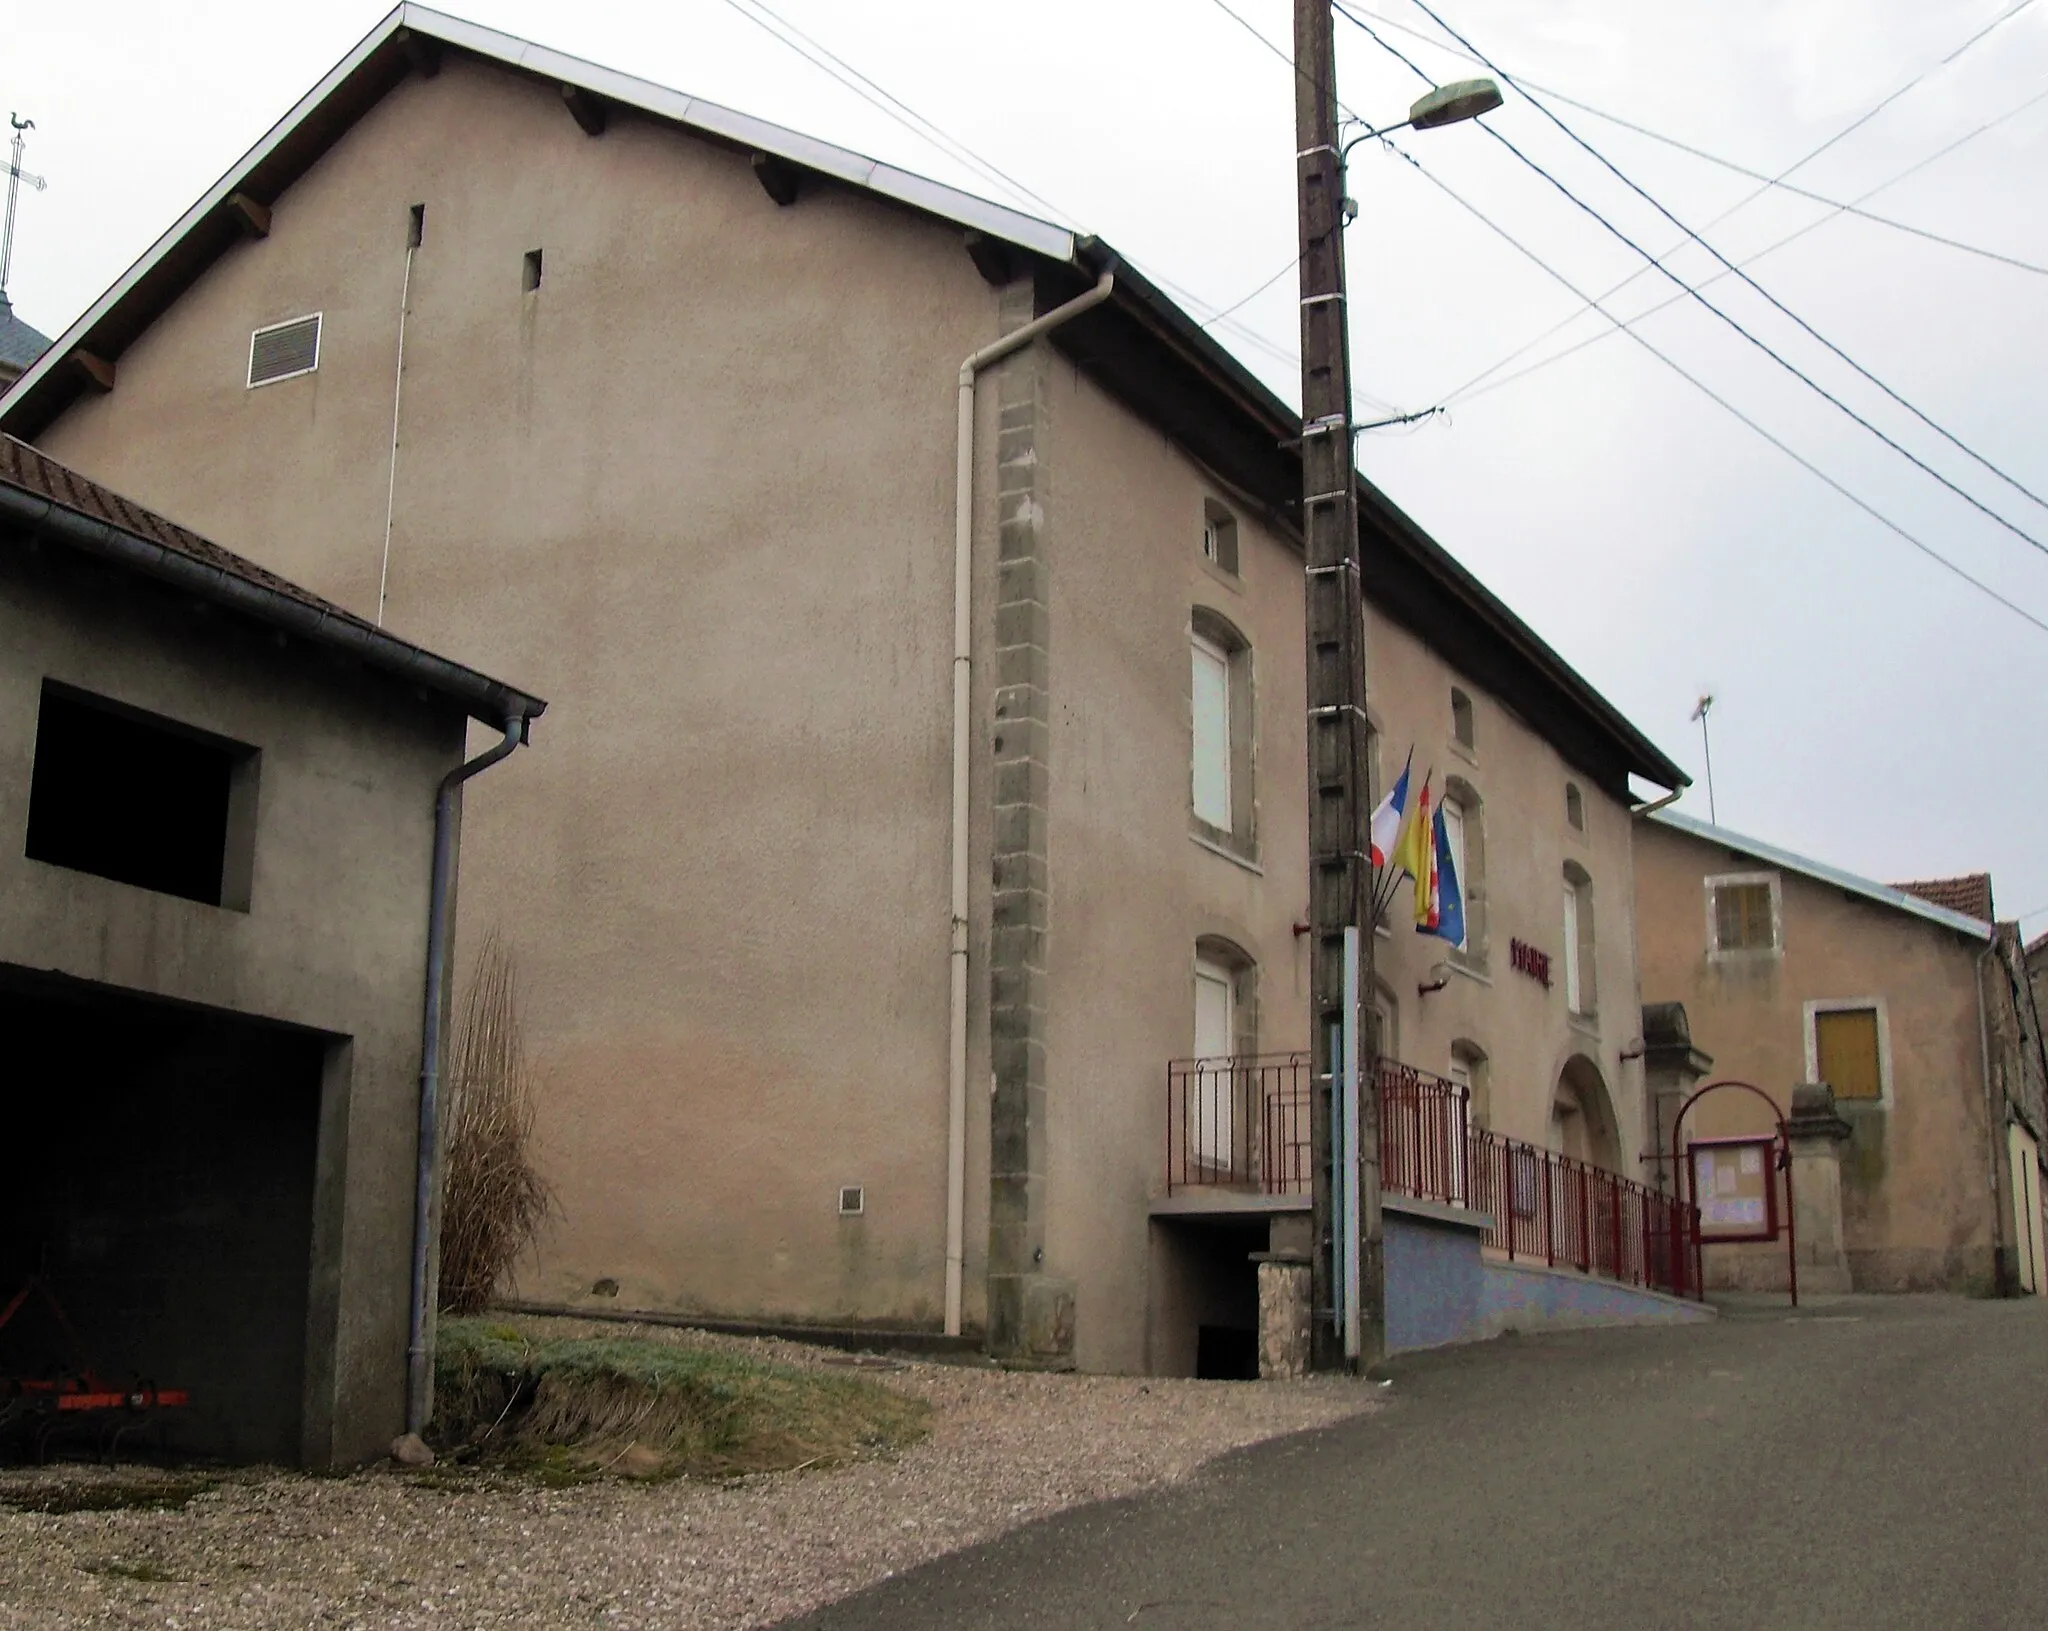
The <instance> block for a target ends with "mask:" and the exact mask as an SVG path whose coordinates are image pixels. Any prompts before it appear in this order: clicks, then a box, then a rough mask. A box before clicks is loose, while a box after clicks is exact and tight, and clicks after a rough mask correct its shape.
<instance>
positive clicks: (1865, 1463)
mask: <svg viewBox="0 0 2048 1631" xmlns="http://www.w3.org/2000/svg"><path fill="white" fill-rule="evenodd" d="M1392 1370H1393V1376H1394V1381H1393V1385H1392V1386H1391V1387H1390V1388H1388V1389H1387V1392H1386V1405H1385V1408H1384V1409H1382V1410H1381V1411H1379V1412H1377V1413H1376V1414H1374V1415H1372V1416H1369V1417H1365V1418H1361V1419H1359V1420H1357V1421H1354V1422H1350V1423H1347V1424H1345V1425H1343V1426H1339V1427H1336V1428H1332V1429H1329V1430H1326V1431H1321V1432H1315V1433H1307V1434H1302V1435H1300V1436H1297V1437H1294V1438H1289V1439H1282V1440H1278V1441H1275V1442H1273V1443H1270V1444H1266V1445H1261V1446H1259V1447H1257V1448H1255V1449H1251V1450H1247V1451H1244V1452H1241V1453H1239V1454H1236V1455H1232V1456H1229V1457H1226V1458H1224V1459H1222V1460H1219V1461H1217V1462H1214V1463H1212V1464H1211V1465H1210V1466H1209V1467H1208V1468H1207V1469H1205V1470H1204V1471H1203V1473H1201V1474H1200V1475H1198V1476H1197V1477H1196V1478H1195V1479H1193V1480H1191V1481H1190V1482H1189V1483H1187V1484H1184V1485H1181V1486H1179V1487H1177V1488H1175V1489H1172V1490H1168V1491H1164V1492H1161V1493H1158V1494H1154V1495H1147V1496H1140V1497H1136V1498H1134V1499H1130V1500H1124V1501H1113V1502H1107V1503H1104V1504H1101V1505H1097V1506H1092V1507H1082V1508H1078V1509H1076V1510H1074V1511H1070V1512H1067V1513H1063V1514H1061V1515H1059V1516H1058V1517H1054V1518H1050V1519H1047V1520H1045V1521H1043V1522H1041V1523H1036V1524H1033V1525H1031V1526H1029V1527H1027V1528H1024V1529H1020V1530H1018V1531H1016V1532H1014V1533H1013V1534H1010V1535H1008V1536H1006V1537H1004V1538H1002V1539H1000V1540H997V1541H993V1542H990V1543H989V1544H987V1545H985V1546H979V1547H975V1548H973V1549H971V1550H968V1551H964V1552H958V1553H955V1554H953V1555H952V1556H950V1557H945V1558H941V1559H939V1560H938V1561H936V1562H934V1563H931V1564H928V1565H926V1566H924V1567H922V1568H919V1569H915V1570H912V1571H909V1572H906V1573H904V1574H902V1575H898V1576H896V1577H894V1578H893V1579H890V1580H887V1581H884V1582H883V1583H881V1584H880V1585H878V1586H875V1587H873V1588H871V1589H869V1590H867V1591H864V1592H862V1593H860V1594H858V1595H857V1596H854V1597H850V1598H847V1599H845V1600H844V1601H842V1602H839V1603H836V1604H833V1605H831V1606H830V1607H828V1608H826V1609H823V1610H821V1611H819V1612H818V1613H815V1614H813V1615H810V1616H808V1617H806V1618H804V1619H801V1620H797V1621H792V1622H790V1624H791V1625H792V1626H802V1627H806V1628H813V1631H926V1628H929V1631H940V1628H942V1627H943V1628H945V1631H968V1628H973V1627H991V1628H993V1627H1002V1628H1005V1631H1009V1628H1016V1631H1025V1628H1033V1631H1036V1628H1040V1627H1043V1628H1046V1631H1089V1628H1094V1627H1105V1628H1109V1627H1116V1628H1122V1627H1130V1626H1135V1627H1138V1628H1139V1631H1210V1628H1218V1631H1220V1628H1223V1627H1231V1628H1239V1627H1247V1626H1253V1627H1262V1628H1268V1627H1270V1628H1275V1631H1281V1628H1296V1627H1302V1628H1306V1627H1326V1626H1327V1627H1340V1626H1341V1627H1355V1626H1396V1627H1409V1626H1413V1627H1437V1626H1449V1627H1465V1626H1472V1627H1489V1628H1491V1627H1497V1626H1498V1627H1549V1626H1571V1627H1605V1626H1627V1627H1661V1626H1674V1627H1677V1626H1682V1627H1687V1628H1693V1627H1697V1628H1701V1631H1708V1628H1719V1627H1724V1626H1725V1627H1729V1628H1731V1631H1734V1628H1741V1631H1759V1628H1767V1627H1768V1628H1778V1627H1796V1628H1801V1631H1805V1628H1816V1631H1821V1628H1835V1627H1856V1628H1858V1631H1868V1628H1871V1627H1879V1626H1928V1627H1942V1628H1947V1627H1963V1626H1987V1627H1988V1626H1998V1627H2005V1626H2015V1627H2016V1626H2033V1625H2038V1624H2041V1623H2043V1622H2044V1620H2048V1299H2033V1300H2030V1301H2027V1302H2006V1303H1992V1302H1969V1301H1963V1300H1960V1299H1948V1298H1932V1297H1911V1298H1884V1299H1879V1298H1845V1299H1836V1300H1834V1301H1831V1302H1828V1303H1825V1304H1823V1305H1821V1306H1818V1307H1812V1308H1808V1309H1805V1310H1802V1311H1801V1312H1800V1313H1798V1314H1797V1315H1788V1314H1787V1313H1786V1312H1785V1311H1784V1310H1782V1309H1780V1308H1771V1309H1768V1310H1766V1309H1761V1308H1746V1309H1742V1310H1736V1311H1733V1312H1731V1313H1730V1314H1729V1315H1727V1317H1724V1318H1723V1319H1721V1320H1719V1321H1717V1322H1716V1323H1715V1324H1713V1325H1707V1326H1691V1327H1684V1328H1677V1329H1640V1330H1617V1331H1586V1332H1569V1333H1559V1334H1554V1335H1549V1336H1541V1337H1523V1338H1514V1337H1510V1338H1506V1339H1503V1340H1501V1341H1498V1342H1493V1343H1488V1344H1485V1345H1482V1346H1478V1347H1473V1348H1467V1349H1462V1350H1456V1351H1451V1352H1446V1353H1440V1354H1426V1355H1416V1356H1413V1357H1410V1358H1406V1359H1397V1360H1396V1361H1395V1362H1394V1364H1393V1367H1392ZM1246 1385H1248V1386H1249V1385H1255V1384H1246Z"/></svg>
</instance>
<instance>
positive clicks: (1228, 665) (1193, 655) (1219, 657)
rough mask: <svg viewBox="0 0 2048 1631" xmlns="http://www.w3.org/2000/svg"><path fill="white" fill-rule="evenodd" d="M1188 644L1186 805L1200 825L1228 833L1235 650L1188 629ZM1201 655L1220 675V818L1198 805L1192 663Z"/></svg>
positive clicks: (1198, 737) (1232, 806)
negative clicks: (1221, 679) (1221, 799)
mask: <svg viewBox="0 0 2048 1631" xmlns="http://www.w3.org/2000/svg"><path fill="white" fill-rule="evenodd" d="M1188 646H1189V684H1188V704H1189V736H1188V807H1189V809H1190V810H1192V811H1193V813H1194V817H1195V819H1196V820H1197V821H1199V822H1201V823H1202V825H1203V826H1205V827H1209V828H1212V829H1214V830H1215V831H1217V832H1221V833H1229V832H1231V831H1232V830H1233V828H1234V826H1235V822H1234V820H1233V817H1234V814H1235V812H1236V809H1237V788H1236V786H1235V785H1234V780H1235V778H1234V777H1233V775H1232V766H1231V760H1232V758H1233V757H1234V756H1235V755H1234V751H1233V750H1234V747H1235V730H1234V726H1235V721H1234V720H1233V719H1232V718H1231V711H1232V710H1231V706H1230V692H1231V682H1232V680H1233V679H1234V678H1235V675H1234V673H1233V672H1232V668H1233V663H1234V660H1235V653H1233V652H1231V651H1230V650H1229V649H1228V648H1226V647H1225V646H1223V645H1221V644H1219V643H1218V642H1217V641H1214V640H1211V639H1210V638H1209V637H1208V636H1207V635H1204V634H1201V633H1198V632H1195V631H1190V632H1189V635H1188ZM1204 658H1207V659H1208V660H1209V661H1211V662H1213V663H1215V664H1216V665H1217V667H1218V668H1219V669H1220V670H1221V671H1222V675H1223V719H1222V726H1223V732H1222V740H1221V742H1220V743H1219V744H1217V746H1218V748H1219V750H1220V751H1221V753H1222V757H1223V763H1222V772H1223V775H1222V787H1223V819H1222V820H1220V821H1218V820H1216V819H1214V818H1213V816H1212V815H1211V814H1209V813H1208V812H1207V811H1205V810H1204V808H1203V806H1202V794H1201V788H1202V733H1201V729H1200V727H1199V724H1198V721H1199V719H1200V714H1201V693H1200V691H1199V689H1198V688H1197V687H1196V685H1195V683H1194V677H1193V675H1194V667H1195V665H1196V664H1197V663H1199V662H1200V661H1201V660H1202V659H1204Z"/></svg>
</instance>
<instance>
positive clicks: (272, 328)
mask: <svg viewBox="0 0 2048 1631" xmlns="http://www.w3.org/2000/svg"><path fill="white" fill-rule="evenodd" d="M301 323H311V324H312V325H313V360H312V362H311V363H310V364H308V365H307V366H306V367H304V368H294V369H293V370H292V371H291V372H290V373H289V374H272V375H271V376H270V377H269V378H268V379H257V378H256V377H255V374H256V342H257V341H258V340H260V339H262V338H263V336H264V335H266V334H275V333H276V332H277V331H278V330H279V329H281V328H297V327H298V326H299V324H301ZM326 349H327V313H326V312H325V311H324V310H322V311H307V312H300V313H299V315H298V316H296V317H287V318H286V319H285V320H284V321H283V322H281V323H265V324H264V325H263V326H262V327H261V328H258V329H251V330H250V331H249V360H248V365H247V366H246V367H245V368H244V369H243V370H242V388H243V389H244V390H247V391H260V390H262V389H263V387H264V386H266V385H277V384H281V383H282V382H283V381H285V380H288V379H301V378H303V377H304V376H306V375H307V374H317V373H318V372H319V371H320V353H321V352H323V351H324V350H326Z"/></svg>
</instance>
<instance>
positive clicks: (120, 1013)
mask: <svg viewBox="0 0 2048 1631" xmlns="http://www.w3.org/2000/svg"><path fill="white" fill-rule="evenodd" d="M542 706H543V705H542V704H541V703H540V702H539V701H537V700H535V699H534V698H532V697H529V696H526V695H524V694H523V693H521V692H518V691H515V690H513V689H511V688H510V687H508V686H504V685H501V684H499V683H498V682H496V681H494V680H491V679H487V678H485V677H484V676H483V675H481V674H479V673H476V672H475V671H474V670H471V669H468V668H464V667H461V666H459V665H457V664H455V663H452V662H448V661H446V660H445V659H443V658H440V657H436V656H434V655H433V654H431V653H430V652H428V651H426V650H424V649H422V648H421V647H419V646H417V645H414V644H412V643H411V642H409V641H406V640H402V639H399V638H397V637H396V636H394V635H392V634H389V633H387V632H385V631H383V630H380V629H378V628H376V627H375V626H373V625H372V624H370V623H367V622H365V621H363V620H362V619H359V618H357V617H354V616H352V615H351V614H350V613H348V612H346V611H344V610H342V609H341V608H340V607H338V606H335V605H332V604H330V603H328V602H326V601H323V600H321V599H320V598H319V597H318V596H316V595H313V594H310V593H308V592H306V591H305V590H303V589H300V588H298V587H297V586H295V585H293V584H291V583H289V582H287V581H285V580H284V579H282V578H280V577H278V576H276V575H275V574H274V573H271V572H269V571H266V570H264V569H263V568H261V567H259V566H256V565H254V564H253V563H252V562H250V561H248V560H246V559H243V558H242V557H240V556H237V555H232V554H230V553H228V552H227V551H226V550H224V549H221V548H219V547H217V546H216V545H214V544H212V543H210V542H208V541H207V540H206V539H204V538H201V537H198V536H197V535H195V534H193V533H190V532H187V531H185V530H184V529H183V528H181V527H177V526H174V525H172V524H171V523H170V522H168V521H165V520H164V519H162V518H161V517H160V516H158V515H155V514H153V513H151V512H149V511H147V510H144V509H142V508H141V507H139V506H137V505H135V504H131V503H129V502H128V501H127V500H125V499H123V498H121V497H118V496H117V495H115V494H114V493H112V492H109V491H108V490H107V489H105V488H103V487H100V486H98V485H96V484H94V483H92V482H90V481H87V480H85V479H84V478H82V477H80V476H78V475H77V474H75V473H74V472H72V471H71V470H69V469H67V468H65V467H64V466H62V465H60V464H58V463H56V462H55V461H53V460H51V459H49V458H47V457H45V456H43V455H42V454H40V453H38V452H37V451H35V450H34V449H31V448H29V447H26V446H24V445H23V444H21V443H20V442H18V441H15V440H13V439H12V438H7V437H0V1030H4V1033H5V1035H6V1038H7V1045H6V1052H5V1062H4V1065H0V1121H4V1123H5V1125H6V1128H7V1141H8V1151H9V1170H8V1176H7V1180H6V1182H5V1183H4V1184H0V1309H8V1308H9V1305H10V1304H13V1305H14V1306H13V1307H12V1308H11V1309H10V1312H11V1314H12V1317H11V1318H9V1319H7V1320H5V1321H4V1322H0V1378H13V1379H21V1378H28V1379H31V1381H33V1380H35V1379H40V1378H49V1377H52V1376H64V1377H70V1378H78V1377H80V1376H82V1375H83V1376H86V1377H88V1378H92V1379H94V1382H93V1383H92V1384H91V1385H88V1386H87V1387H86V1389H85V1390H84V1395H83V1396H92V1395H94V1394H96V1393H100V1392H102V1391H103V1390H102V1389H101V1388H100V1387H99V1386H98V1385H97V1382H98V1381H104V1383H105V1384H106V1385H107V1386H108V1387H111V1388H112V1389H113V1390H114V1395H115V1397H117V1398H118V1397H120V1396H122V1395H128V1394H132V1395H133V1396H135V1397H137V1398H146V1397H153V1396H154V1395H153V1394H152V1393H151V1384H154V1386H155V1388H157V1389H161V1390H165V1391H168V1392H171V1393H184V1394H187V1395H189V1399H188V1401H187V1402H186V1403H185V1404H184V1405H182V1406H180V1407H178V1408H175V1409H170V1410H167V1411H165V1412H164V1413H163V1414H162V1417H161V1419H160V1424H161V1427H162V1429H163V1433H164V1439H165V1442H166V1443H167V1444H168V1445H169V1446H170V1447H171V1448H173V1449H174V1450H179V1451H183V1452H188V1453H197V1454H201V1455H206V1456H217V1457H224V1458H228V1459H233V1460H244V1461H268V1462H272V1463H300V1464H304V1465H307V1466H314V1467H326V1466H332V1465H337V1464H347V1463H351V1462H355V1461H360V1460H363V1459H365V1458H367V1457H369V1456H372V1455H376V1454H379V1453H381V1452H382V1451H383V1449H384V1448H385V1446H387V1445H388V1444H389V1443H390V1441H391V1438H392V1435H393V1434H395V1433H397V1432H398V1431H400V1429H401V1427H402V1425H403V1423H404V1421H405V1417H406V1405H407V1395H406V1389H407V1350H408V1341H409V1332H410V1331H411V1330H412V1322H411V1318H410V1314H411V1311H412V1309H413V1308H414V1307H415V1303H414V1300H413V1295H412V1293H413V1287H414V1281H413V1266H414V1243H415V1239H416V1235H415V1211H414V1198H415V1193H416V1190H417V1186H418V1165H417V1160H416V1157H417V1154H418V1151H419V1138H418V1129H419V1124H420V1122H419V1104H420V1093H421V1090H420V1082H421V1074H422V1068H423V1060H422V1049H423V1046H424V1043H425V1040H426V1038H427V1036H428V1035H429V1028H428V1023H427V1012H428V1009H427V1003H426V997H425V993H426V991H427V987H428V974H427V970H428V968H429V966H430V949H431V947H432V944H433V936H432V933H431V931H430V926H429V925H430V918H432V917H433V916H434V913H433V911H432V905H433V902H434V900H435V899H436V895H435V891H434V889H433V879H434V878H435V877H436V876H437V874H436V870H435V856H436V850H437V845H440V846H443V847H445V849H446V850H447V853H448V854H449V855H450V856H452V854H453V846H454V844H455V842H456V838H457V833H458V828H459V823H460V814H461V811H460V802H459V799H457V798H456V796H455V794H454V791H453V785H452V783H451V782H450V781H449V780H448V779H447V778H449V777H450V776H451V774H452V773H455V772H456V771H457V770H458V767H461V766H462V765H463V749H464V739H465V731H466V727H467V726H468V724H469V722H470V721H471V720H472V719H473V720H476V721H478V722H480V723H482V724H485V725H488V726H490V727H492V731H491V738H490V739H491V740H496V739H497V738H498V737H499V736H500V735H501V734H503V735H504V737H505V743H506V746H507V750H508V751H509V747H510V745H511V744H512V743H513V742H516V741H518V740H520V739H523V737H524V735H525V732H526V727H527V723H528V722H529V721H530V720H531V719H532V718H533V717H534V716H535V715H537V714H539V713H540V711H541V708H542ZM439 875H441V876H448V877H452V872H450V870H449V869H447V868H443V869H442V871H441V873H440V874H439ZM439 899H440V905H441V912H440V921H441V922H442V923H443V924H446V923H447V922H449V921H450V917H449V914H450V913H451V912H452V909H453V902H452V897H451V896H448V895H447V894H446V893H445V892H444V893H443V894H442V895H441V896H440V897H439ZM445 938H446V937H445V935H444V936H443V943H444V949H445ZM444 966H445V962H444ZM17 1291H21V1292H23V1293H24V1294H25V1295H24V1297H23V1298H22V1300H20V1301H19V1302H17V1299H16V1293H17ZM66 1320H68V1322H69V1323H68V1326H67V1324H66V1323H65V1321H66ZM51 1398H52V1396H51V1395H50V1394H48V1393H47V1392H38V1391H36V1389H35V1388H34V1387H31V1388H30V1389H29V1391H28V1392H27V1393H26V1395H24V1394H22V1393H21V1391H20V1390H19V1389H18V1388H17V1387H16V1386H14V1385H12V1384H9V1385H4V1386H0V1402H4V1403H5V1405H6V1409H5V1410H0V1441H6V1442H7V1443H8V1445H9V1447H10V1448H18V1447H19V1446H18V1445H17V1444H15V1442H14V1440H15V1436H16V1435H17V1434H21V1433H27V1434H31V1435H40V1434H41V1433H43V1432H45V1431H50V1430H57V1429H64V1430H67V1431H75V1432H78V1433H84V1434H86V1435H87V1442H88V1443H89V1444H90V1443H92V1442H94V1440H93V1438H92V1436H91V1435H92V1434H93V1433H94V1432H95V1431H97V1430H98V1427H99V1424H100V1423H101V1422H102V1421H104V1420H110V1419H112V1418H109V1417H102V1416H98V1415H95V1414H94V1413H93V1412H91V1411H81V1410H79V1409H77V1407H76V1405H75V1404H74V1405H72V1406H69V1407H58V1406H54V1405H52V1404H51ZM43 1407H48V1408H47V1409H45V1408H43ZM49 1409H56V1410H59V1412H60V1413H59V1414H58V1415H56V1416H52V1415H50V1414H49V1413H48V1410H49ZM64 1410H69V1412H70V1413H69V1414H68V1415H66V1414H63V1411H64ZM120 1424H121V1425H123V1426H129V1427H132V1426H136V1425H140V1424H141V1422H140V1419H139V1418H138V1417H136V1416H134V1415H133V1414H132V1413H125V1410H124V1414H123V1416H122V1419H121V1423H120ZM30 1448H31V1449H32V1448H34V1443H33V1441H32V1442H31V1445H30Z"/></svg>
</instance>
